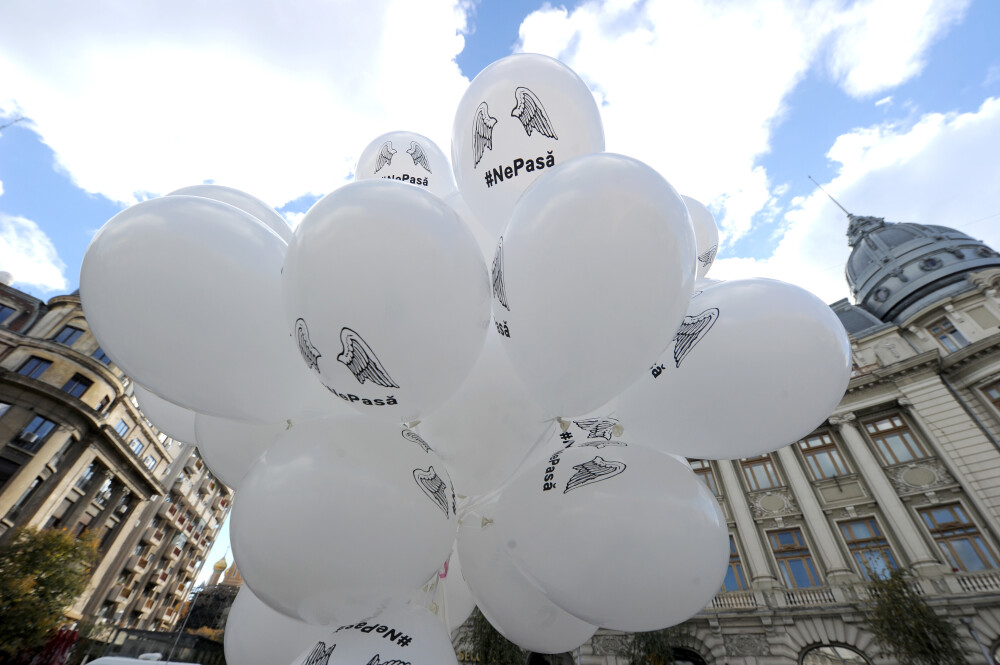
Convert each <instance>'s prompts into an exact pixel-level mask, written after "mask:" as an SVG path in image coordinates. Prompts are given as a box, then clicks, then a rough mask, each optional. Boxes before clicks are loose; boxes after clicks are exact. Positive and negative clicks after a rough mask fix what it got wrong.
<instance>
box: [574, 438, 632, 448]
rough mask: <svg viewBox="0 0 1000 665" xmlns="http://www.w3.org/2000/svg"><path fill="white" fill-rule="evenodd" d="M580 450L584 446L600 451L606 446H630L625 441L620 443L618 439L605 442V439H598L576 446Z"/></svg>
mask: <svg viewBox="0 0 1000 665" xmlns="http://www.w3.org/2000/svg"><path fill="white" fill-rule="evenodd" d="M576 445H577V447H578V448H583V447H584V446H591V447H593V448H597V449H598V450H600V449H601V448H604V447H606V446H627V445H628V444H627V443H625V442H624V441H618V440H617V439H615V440H611V441H605V440H604V439H597V440H596V441H584V442H583V443H578V444H576Z"/></svg>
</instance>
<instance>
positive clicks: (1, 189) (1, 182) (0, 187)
mask: <svg viewBox="0 0 1000 665" xmlns="http://www.w3.org/2000/svg"><path fill="white" fill-rule="evenodd" d="M0 196H3V180H0Z"/></svg>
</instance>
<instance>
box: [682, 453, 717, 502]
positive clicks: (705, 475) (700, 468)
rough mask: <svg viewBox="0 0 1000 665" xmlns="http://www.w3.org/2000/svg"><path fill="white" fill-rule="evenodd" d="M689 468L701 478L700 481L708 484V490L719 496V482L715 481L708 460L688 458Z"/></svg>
mask: <svg viewBox="0 0 1000 665" xmlns="http://www.w3.org/2000/svg"><path fill="white" fill-rule="evenodd" d="M688 462H690V463H691V468H692V469H694V472H695V473H696V474H697V475H698V477H699V478H701V480H702V482H704V483H705V485H707V486H708V489H709V491H711V492H712V494H714V495H715V496H719V484H718V483H717V482H716V481H715V474H714V473H713V472H712V465H711V463H710V462H709V461H708V460H701V459H692V460H688Z"/></svg>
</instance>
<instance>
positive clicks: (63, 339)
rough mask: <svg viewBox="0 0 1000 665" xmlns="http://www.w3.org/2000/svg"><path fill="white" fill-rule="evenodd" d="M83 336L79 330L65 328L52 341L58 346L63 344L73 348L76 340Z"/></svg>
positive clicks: (69, 327) (71, 327) (70, 327)
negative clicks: (57, 343)
mask: <svg viewBox="0 0 1000 665" xmlns="http://www.w3.org/2000/svg"><path fill="white" fill-rule="evenodd" d="M82 336H83V331H82V330H80V329H79V328H74V327H73V326H66V327H65V328H63V329H62V330H60V331H59V334H58V335H56V336H55V337H53V338H52V339H53V340H54V341H56V342H59V343H60V344H65V345H66V346H73V344H74V342H76V340H78V339H80V337H82Z"/></svg>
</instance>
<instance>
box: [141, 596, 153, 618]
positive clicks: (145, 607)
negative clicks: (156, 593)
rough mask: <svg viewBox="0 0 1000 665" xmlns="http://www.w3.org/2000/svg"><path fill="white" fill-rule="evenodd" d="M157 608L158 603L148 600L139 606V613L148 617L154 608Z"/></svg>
mask: <svg viewBox="0 0 1000 665" xmlns="http://www.w3.org/2000/svg"><path fill="white" fill-rule="evenodd" d="M155 606H156V601H155V600H153V599H152V598H147V599H146V602H144V603H142V604H141V605H140V606H139V613H140V614H144V615H147V614H149V613H150V612H152V611H153V607H155Z"/></svg>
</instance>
